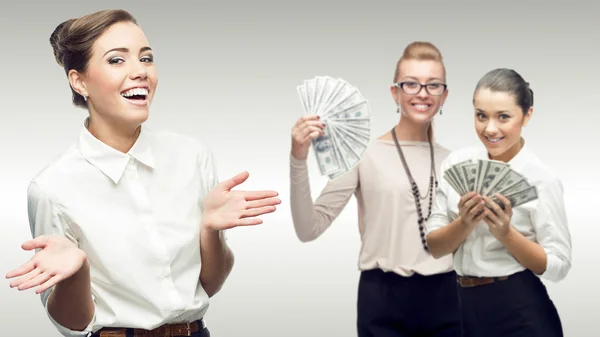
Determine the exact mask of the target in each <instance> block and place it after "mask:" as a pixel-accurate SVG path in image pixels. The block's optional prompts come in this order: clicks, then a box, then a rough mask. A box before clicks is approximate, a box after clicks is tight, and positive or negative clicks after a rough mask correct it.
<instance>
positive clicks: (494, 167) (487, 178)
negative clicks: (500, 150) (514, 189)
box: [481, 161, 510, 196]
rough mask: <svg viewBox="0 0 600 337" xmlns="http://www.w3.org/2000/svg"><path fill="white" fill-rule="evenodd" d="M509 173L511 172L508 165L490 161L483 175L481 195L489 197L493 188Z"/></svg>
mask: <svg viewBox="0 0 600 337" xmlns="http://www.w3.org/2000/svg"><path fill="white" fill-rule="evenodd" d="M508 172H510V167H509V166H508V164H506V163H502V162H498V161H488V164H487V165H486V166H485V172H483V174H482V177H483V180H482V181H481V193H482V194H484V195H488V196H489V194H488V192H490V191H492V189H493V187H494V186H495V185H496V184H498V183H499V182H500V181H501V179H502V177H503V176H504V175H505V174H507V173H508Z"/></svg>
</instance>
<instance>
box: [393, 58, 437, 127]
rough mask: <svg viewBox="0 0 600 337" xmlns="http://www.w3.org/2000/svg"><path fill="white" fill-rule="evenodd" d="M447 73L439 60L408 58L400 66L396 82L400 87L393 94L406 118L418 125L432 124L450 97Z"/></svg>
mask: <svg viewBox="0 0 600 337" xmlns="http://www.w3.org/2000/svg"><path fill="white" fill-rule="evenodd" d="M444 73H445V72H444V66H443V65H442V63H441V62H437V61H429V60H415V59H409V60H403V61H402V62H401V63H400V65H399V71H398V75H399V76H398V78H397V83H399V85H400V86H401V87H396V86H394V87H392V95H393V97H394V100H395V101H396V102H397V103H398V104H399V107H400V111H401V112H402V115H403V116H404V117H407V118H409V119H410V120H411V121H413V122H415V123H419V124H421V123H429V122H431V120H432V119H433V117H434V116H435V114H436V113H437V112H438V111H439V110H440V106H441V105H442V104H443V103H444V101H445V100H446V97H447V96H448V91H446V90H444V84H445V82H444V77H445V76H444ZM421 84H423V85H426V87H421Z"/></svg>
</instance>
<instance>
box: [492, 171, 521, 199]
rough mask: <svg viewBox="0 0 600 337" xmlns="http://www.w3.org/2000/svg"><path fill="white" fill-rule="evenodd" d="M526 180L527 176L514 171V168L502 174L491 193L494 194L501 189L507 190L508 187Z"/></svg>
mask: <svg viewBox="0 0 600 337" xmlns="http://www.w3.org/2000/svg"><path fill="white" fill-rule="evenodd" d="M523 180H525V177H524V176H523V175H521V174H519V173H518V172H516V171H514V170H510V171H508V172H506V174H504V175H503V176H502V179H500V180H499V181H498V182H497V183H496V184H495V185H494V187H493V188H492V190H491V191H490V192H489V194H490V195H493V194H495V193H499V192H501V191H505V190H506V189H507V188H509V187H511V186H514V185H515V184H517V183H518V182H520V181H523ZM513 192H518V191H513Z"/></svg>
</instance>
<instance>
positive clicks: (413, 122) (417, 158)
mask: <svg viewBox="0 0 600 337" xmlns="http://www.w3.org/2000/svg"><path fill="white" fill-rule="evenodd" d="M446 89H447V86H446V71H445V67H444V64H443V62H442V56H441V54H440V52H439V50H438V49H437V48H436V47H435V46H434V45H432V44H431V43H427V42H414V43H411V44H410V45H408V46H407V47H406V49H405V51H404V54H403V56H402V58H401V59H400V60H399V61H398V64H397V65H396V71H395V74H394V85H393V86H392V87H391V94H392V97H393V99H394V102H395V103H396V104H397V106H398V109H397V112H398V113H401V114H400V121H399V123H398V124H397V125H395V126H394V127H393V128H392V130H391V131H390V132H389V133H386V134H385V135H383V136H381V137H379V138H378V139H376V140H374V142H372V143H371V144H369V146H368V148H367V150H366V151H365V153H364V155H363V158H362V159H361V161H360V162H359V164H358V165H356V166H355V167H354V168H353V169H352V170H350V171H349V172H347V173H345V174H343V175H341V176H339V177H337V178H335V179H332V180H330V181H329V182H328V184H327V186H326V187H325V188H324V189H323V190H322V191H321V193H320V195H319V197H318V198H316V200H315V201H314V203H313V200H312V197H311V190H310V185H309V181H308V168H307V164H306V160H307V156H308V152H309V147H310V144H311V141H312V139H315V138H316V137H318V136H319V135H322V134H324V132H323V128H326V127H327V126H326V125H325V124H323V123H322V122H320V121H319V120H318V118H317V117H316V116H307V117H303V118H301V119H300V120H298V122H297V123H296V124H295V126H294V128H293V130H292V139H293V140H292V149H291V155H290V168H291V177H290V178H291V211H292V218H293V222H294V227H295V230H296V234H297V236H298V238H299V239H300V240H301V241H303V242H307V241H311V240H315V239H316V238H317V237H319V236H320V235H321V234H323V233H324V232H325V230H326V229H327V228H328V227H329V226H330V225H331V223H332V222H333V221H334V220H335V218H336V217H337V216H338V215H339V214H340V213H341V212H342V210H343V209H344V207H345V206H346V205H347V203H348V201H349V200H350V198H351V197H352V196H353V195H354V196H355V197H356V199H357V201H358V224H359V225H358V227H359V231H360V236H361V241H362V242H361V251H360V256H359V263H358V267H359V269H360V270H361V276H360V281H359V289H358V303H357V310H358V313H357V317H358V320H357V329H358V336H359V337H392V336H394V337H411V336H431V337H460V336H461V319H460V308H459V298H458V290H457V285H456V274H455V273H454V271H453V270H452V259H451V258H450V257H448V258H443V259H439V260H436V259H434V258H433V257H432V256H431V255H430V253H429V252H428V247H427V246H426V245H425V232H424V228H423V226H424V223H423V221H424V220H425V219H426V218H427V216H428V214H429V212H430V211H431V203H432V199H433V197H434V193H435V187H436V186H437V182H438V177H439V165H440V163H441V161H442V160H443V159H444V158H445V157H446V156H447V155H448V153H449V151H448V150H447V149H446V148H444V147H442V146H441V145H440V144H438V143H436V142H435V141H433V140H432V135H433V132H432V125H431V123H432V120H433V118H434V117H435V115H436V114H437V113H438V112H440V113H441V108H442V104H443V103H444V102H445V100H446V97H447V95H448V91H447V90H446Z"/></svg>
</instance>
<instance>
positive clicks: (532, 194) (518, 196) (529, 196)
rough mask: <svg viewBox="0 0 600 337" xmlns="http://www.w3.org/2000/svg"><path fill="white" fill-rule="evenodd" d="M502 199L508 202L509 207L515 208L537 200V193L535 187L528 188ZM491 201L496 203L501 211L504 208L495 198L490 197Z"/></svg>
mask: <svg viewBox="0 0 600 337" xmlns="http://www.w3.org/2000/svg"><path fill="white" fill-rule="evenodd" d="M504 197H505V198H506V199H508V201H509V202H510V207H511V208H515V207H518V206H521V205H523V204H526V203H528V202H530V201H533V200H536V199H537V198H538V191H537V188H536V187H535V186H530V187H528V188H526V189H524V190H522V191H519V192H516V193H513V194H509V195H505V196H504ZM492 200H494V201H495V202H496V203H498V205H500V207H502V208H503V209H504V208H505V205H504V203H502V202H501V201H500V200H499V199H498V198H497V197H495V196H494V197H492Z"/></svg>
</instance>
